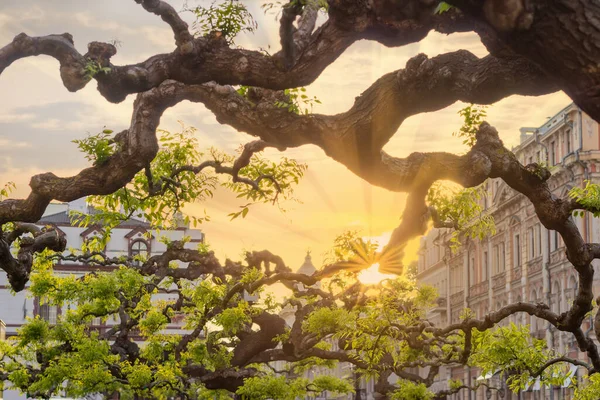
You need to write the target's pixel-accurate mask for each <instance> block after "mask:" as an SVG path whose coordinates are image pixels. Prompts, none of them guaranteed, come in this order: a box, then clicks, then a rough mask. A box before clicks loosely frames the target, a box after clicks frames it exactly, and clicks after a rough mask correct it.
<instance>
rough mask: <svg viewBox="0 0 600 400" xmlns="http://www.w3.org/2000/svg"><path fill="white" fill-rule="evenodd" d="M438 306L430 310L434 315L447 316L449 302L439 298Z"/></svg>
mask: <svg viewBox="0 0 600 400" xmlns="http://www.w3.org/2000/svg"><path fill="white" fill-rule="evenodd" d="M435 303H436V305H435V306H434V307H433V308H432V309H431V310H430V312H432V313H438V314H445V313H446V305H447V303H448V301H447V300H446V298H445V297H438V298H437V299H436V300H435Z"/></svg>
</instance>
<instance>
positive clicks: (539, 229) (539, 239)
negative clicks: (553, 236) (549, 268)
mask: <svg viewBox="0 0 600 400" xmlns="http://www.w3.org/2000/svg"><path fill="white" fill-rule="evenodd" d="M535 229H536V231H537V232H536V233H537V234H536V237H537V255H538V256H539V255H541V254H542V227H541V225H540V224H537V225H536V226H535Z"/></svg>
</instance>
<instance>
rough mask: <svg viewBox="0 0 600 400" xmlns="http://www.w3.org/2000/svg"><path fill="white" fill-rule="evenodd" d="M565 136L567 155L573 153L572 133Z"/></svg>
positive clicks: (569, 132) (568, 132)
mask: <svg viewBox="0 0 600 400" xmlns="http://www.w3.org/2000/svg"><path fill="white" fill-rule="evenodd" d="M565 135H566V136H567V154H569V153H571V131H569V130H568V131H567V132H566V133H565Z"/></svg>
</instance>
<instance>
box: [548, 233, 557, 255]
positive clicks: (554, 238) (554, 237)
mask: <svg viewBox="0 0 600 400" xmlns="http://www.w3.org/2000/svg"><path fill="white" fill-rule="evenodd" d="M548 234H549V235H550V237H551V240H550V242H551V243H550V251H554V250H556V249H558V243H559V242H558V231H548Z"/></svg>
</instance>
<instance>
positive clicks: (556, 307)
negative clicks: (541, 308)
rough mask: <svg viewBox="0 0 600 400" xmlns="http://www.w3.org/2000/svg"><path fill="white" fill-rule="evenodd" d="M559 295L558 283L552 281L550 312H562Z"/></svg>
mask: <svg viewBox="0 0 600 400" xmlns="http://www.w3.org/2000/svg"><path fill="white" fill-rule="evenodd" d="M560 294H561V293H560V283H558V281H554V286H553V287H552V311H554V312H555V313H559V312H561V311H562V304H561V296H560Z"/></svg>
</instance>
